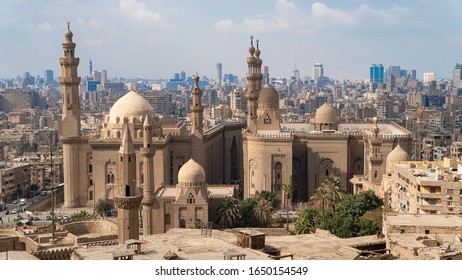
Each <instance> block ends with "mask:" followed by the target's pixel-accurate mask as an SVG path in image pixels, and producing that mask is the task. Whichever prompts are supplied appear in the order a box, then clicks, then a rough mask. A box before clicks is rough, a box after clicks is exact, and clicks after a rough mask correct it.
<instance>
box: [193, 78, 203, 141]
mask: <svg viewBox="0 0 462 280" xmlns="http://www.w3.org/2000/svg"><path fill="white" fill-rule="evenodd" d="M194 81H195V85H194V88H193V91H192V104H191V115H192V124H191V134H194V135H197V136H198V137H200V138H202V136H203V135H202V132H203V124H202V122H203V119H204V106H203V105H202V99H201V95H202V91H201V89H200V88H199V76H198V75H197V73H196V75H195V76H194Z"/></svg>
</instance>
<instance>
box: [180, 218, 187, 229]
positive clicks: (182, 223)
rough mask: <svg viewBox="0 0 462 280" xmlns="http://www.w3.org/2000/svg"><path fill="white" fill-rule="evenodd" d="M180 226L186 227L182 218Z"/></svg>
mask: <svg viewBox="0 0 462 280" xmlns="http://www.w3.org/2000/svg"><path fill="white" fill-rule="evenodd" d="M180 228H186V221H185V220H184V219H181V220H180Z"/></svg>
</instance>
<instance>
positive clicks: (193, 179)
mask: <svg viewBox="0 0 462 280" xmlns="http://www.w3.org/2000/svg"><path fill="white" fill-rule="evenodd" d="M178 183H179V184H180V185H183V186H197V185H202V184H203V183H205V172H204V168H202V166H201V165H200V164H199V163H197V162H196V161H195V160H193V159H190V160H189V161H188V162H187V163H185V164H184V165H183V166H182V167H181V168H180V171H178Z"/></svg>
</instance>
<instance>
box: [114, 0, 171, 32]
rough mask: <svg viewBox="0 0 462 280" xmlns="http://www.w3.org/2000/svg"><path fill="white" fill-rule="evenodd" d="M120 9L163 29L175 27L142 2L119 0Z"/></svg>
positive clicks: (139, 20) (143, 21) (126, 13)
mask: <svg viewBox="0 0 462 280" xmlns="http://www.w3.org/2000/svg"><path fill="white" fill-rule="evenodd" d="M119 5H120V9H121V11H122V12H123V13H124V14H125V15H127V16H129V17H130V18H132V19H134V20H136V21H138V22H139V23H143V24H154V25H156V26H157V27H161V28H165V29H175V28H176V27H175V25H174V24H172V23H170V22H168V21H167V20H165V19H164V18H163V17H162V15H161V14H160V13H159V12H156V11H154V10H150V9H148V8H147V7H146V5H145V4H144V2H138V1H137V0H120V2H119Z"/></svg>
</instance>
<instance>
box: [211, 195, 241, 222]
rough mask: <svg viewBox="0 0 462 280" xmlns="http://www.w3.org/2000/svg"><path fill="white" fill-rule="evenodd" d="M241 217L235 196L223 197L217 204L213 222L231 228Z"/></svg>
mask: <svg viewBox="0 0 462 280" xmlns="http://www.w3.org/2000/svg"><path fill="white" fill-rule="evenodd" d="M241 218H242V212H241V209H240V207H239V201H238V200H237V199H235V198H229V197H227V198H225V199H223V200H222V201H221V202H220V205H219V206H218V209H217V212H216V216H215V223H217V224H218V225H220V226H221V227H223V228H232V227H234V226H236V225H237V223H238V221H239V220H240V219H241Z"/></svg>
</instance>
